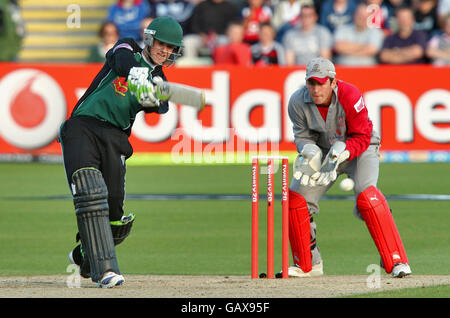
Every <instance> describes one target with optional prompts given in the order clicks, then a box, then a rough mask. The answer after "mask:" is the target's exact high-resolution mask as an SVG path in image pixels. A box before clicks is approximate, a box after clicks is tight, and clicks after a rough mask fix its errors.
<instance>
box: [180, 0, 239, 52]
mask: <svg viewBox="0 0 450 318" xmlns="http://www.w3.org/2000/svg"><path fill="white" fill-rule="evenodd" d="M239 19H240V18H239V11H238V8H237V7H236V6H235V5H234V4H233V3H232V2H230V1H229V0H203V1H201V2H199V3H198V4H197V5H196V6H195V8H194V11H193V13H192V18H191V26H190V30H191V34H188V35H186V36H185V37H184V39H183V41H184V56H185V57H186V58H194V57H198V56H210V55H211V52H212V51H213V50H214V47H215V46H216V45H220V44H225V43H226V42H227V37H226V35H225V33H226V29H227V26H228V24H229V23H230V22H232V21H238V20H239Z"/></svg>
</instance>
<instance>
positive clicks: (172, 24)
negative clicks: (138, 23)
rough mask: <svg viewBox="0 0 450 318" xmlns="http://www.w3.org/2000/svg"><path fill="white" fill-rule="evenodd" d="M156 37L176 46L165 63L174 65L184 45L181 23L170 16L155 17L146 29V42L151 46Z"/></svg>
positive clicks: (165, 64)
mask: <svg viewBox="0 0 450 318" xmlns="http://www.w3.org/2000/svg"><path fill="white" fill-rule="evenodd" d="M154 39H157V40H158V41H161V42H164V43H167V44H170V45H174V46H175V49H174V50H173V52H172V54H171V55H170V57H169V58H168V59H167V61H166V62H165V63H164V64H163V65H164V66H171V65H173V64H174V62H175V60H176V59H177V58H178V57H180V56H181V53H182V49H183V47H184V45H183V29H182V28H181V25H180V24H179V23H178V22H177V21H176V20H175V19H173V18H170V17H158V18H155V19H154V20H153V21H152V22H151V23H150V24H149V25H148V27H147V28H146V29H145V30H144V43H145V44H146V45H147V46H148V47H149V48H150V47H152V46H153V40H154Z"/></svg>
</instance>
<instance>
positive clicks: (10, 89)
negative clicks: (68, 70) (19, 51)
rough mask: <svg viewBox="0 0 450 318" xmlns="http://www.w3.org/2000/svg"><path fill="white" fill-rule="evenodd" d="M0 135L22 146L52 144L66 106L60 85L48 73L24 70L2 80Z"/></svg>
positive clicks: (63, 118) (17, 145) (11, 142)
mask: <svg viewBox="0 0 450 318" xmlns="http://www.w3.org/2000/svg"><path fill="white" fill-rule="evenodd" d="M0 96H2V98H1V99H0V135H1V136H2V138H3V139H5V140H6V141H7V142H9V143H10V144H11V145H14V146H16V147H19V148H23V149H36V148H41V147H43V146H46V145H47V144H49V143H51V142H52V141H53V140H54V139H55V138H56V136H57V135H58V131H59V126H60V125H61V123H62V122H63V121H64V120H65V119H66V115H67V107H66V99H65V97H64V93H63V91H62V89H61V87H60V86H59V84H58V83H57V82H56V81H55V80H54V79H53V78H52V77H50V76H49V75H48V74H46V73H44V72H42V71H39V70H34V69H21V70H17V71H14V72H11V73H9V74H8V75H6V76H5V77H3V78H2V79H1V80H0Z"/></svg>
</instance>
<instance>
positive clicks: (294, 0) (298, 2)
mask: <svg viewBox="0 0 450 318" xmlns="http://www.w3.org/2000/svg"><path fill="white" fill-rule="evenodd" d="M302 1H303V0H281V1H280V2H278V5H277V6H276V7H275V9H274V13H273V17H272V25H273V27H274V28H275V30H277V31H278V30H279V29H280V28H281V27H282V26H283V25H285V24H287V23H296V22H297V19H298V15H299V14H300V10H301V8H302Z"/></svg>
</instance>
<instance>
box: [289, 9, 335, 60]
mask: <svg viewBox="0 0 450 318" xmlns="http://www.w3.org/2000/svg"><path fill="white" fill-rule="evenodd" d="M299 18H300V20H299V21H300V23H299V25H298V26H297V27H296V28H294V29H291V30H289V31H287V32H286V34H285V36H284V37H283V41H282V44H283V46H284V48H285V50H286V64H287V65H295V64H297V65H306V64H308V61H309V60H311V59H313V58H315V57H323V58H326V59H331V49H332V46H333V38H332V35H331V33H330V31H328V29H327V28H325V27H324V26H322V25H319V24H317V20H318V16H317V12H316V9H315V8H314V6H312V5H305V6H303V7H302V10H301V11H300V16H299Z"/></svg>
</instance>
